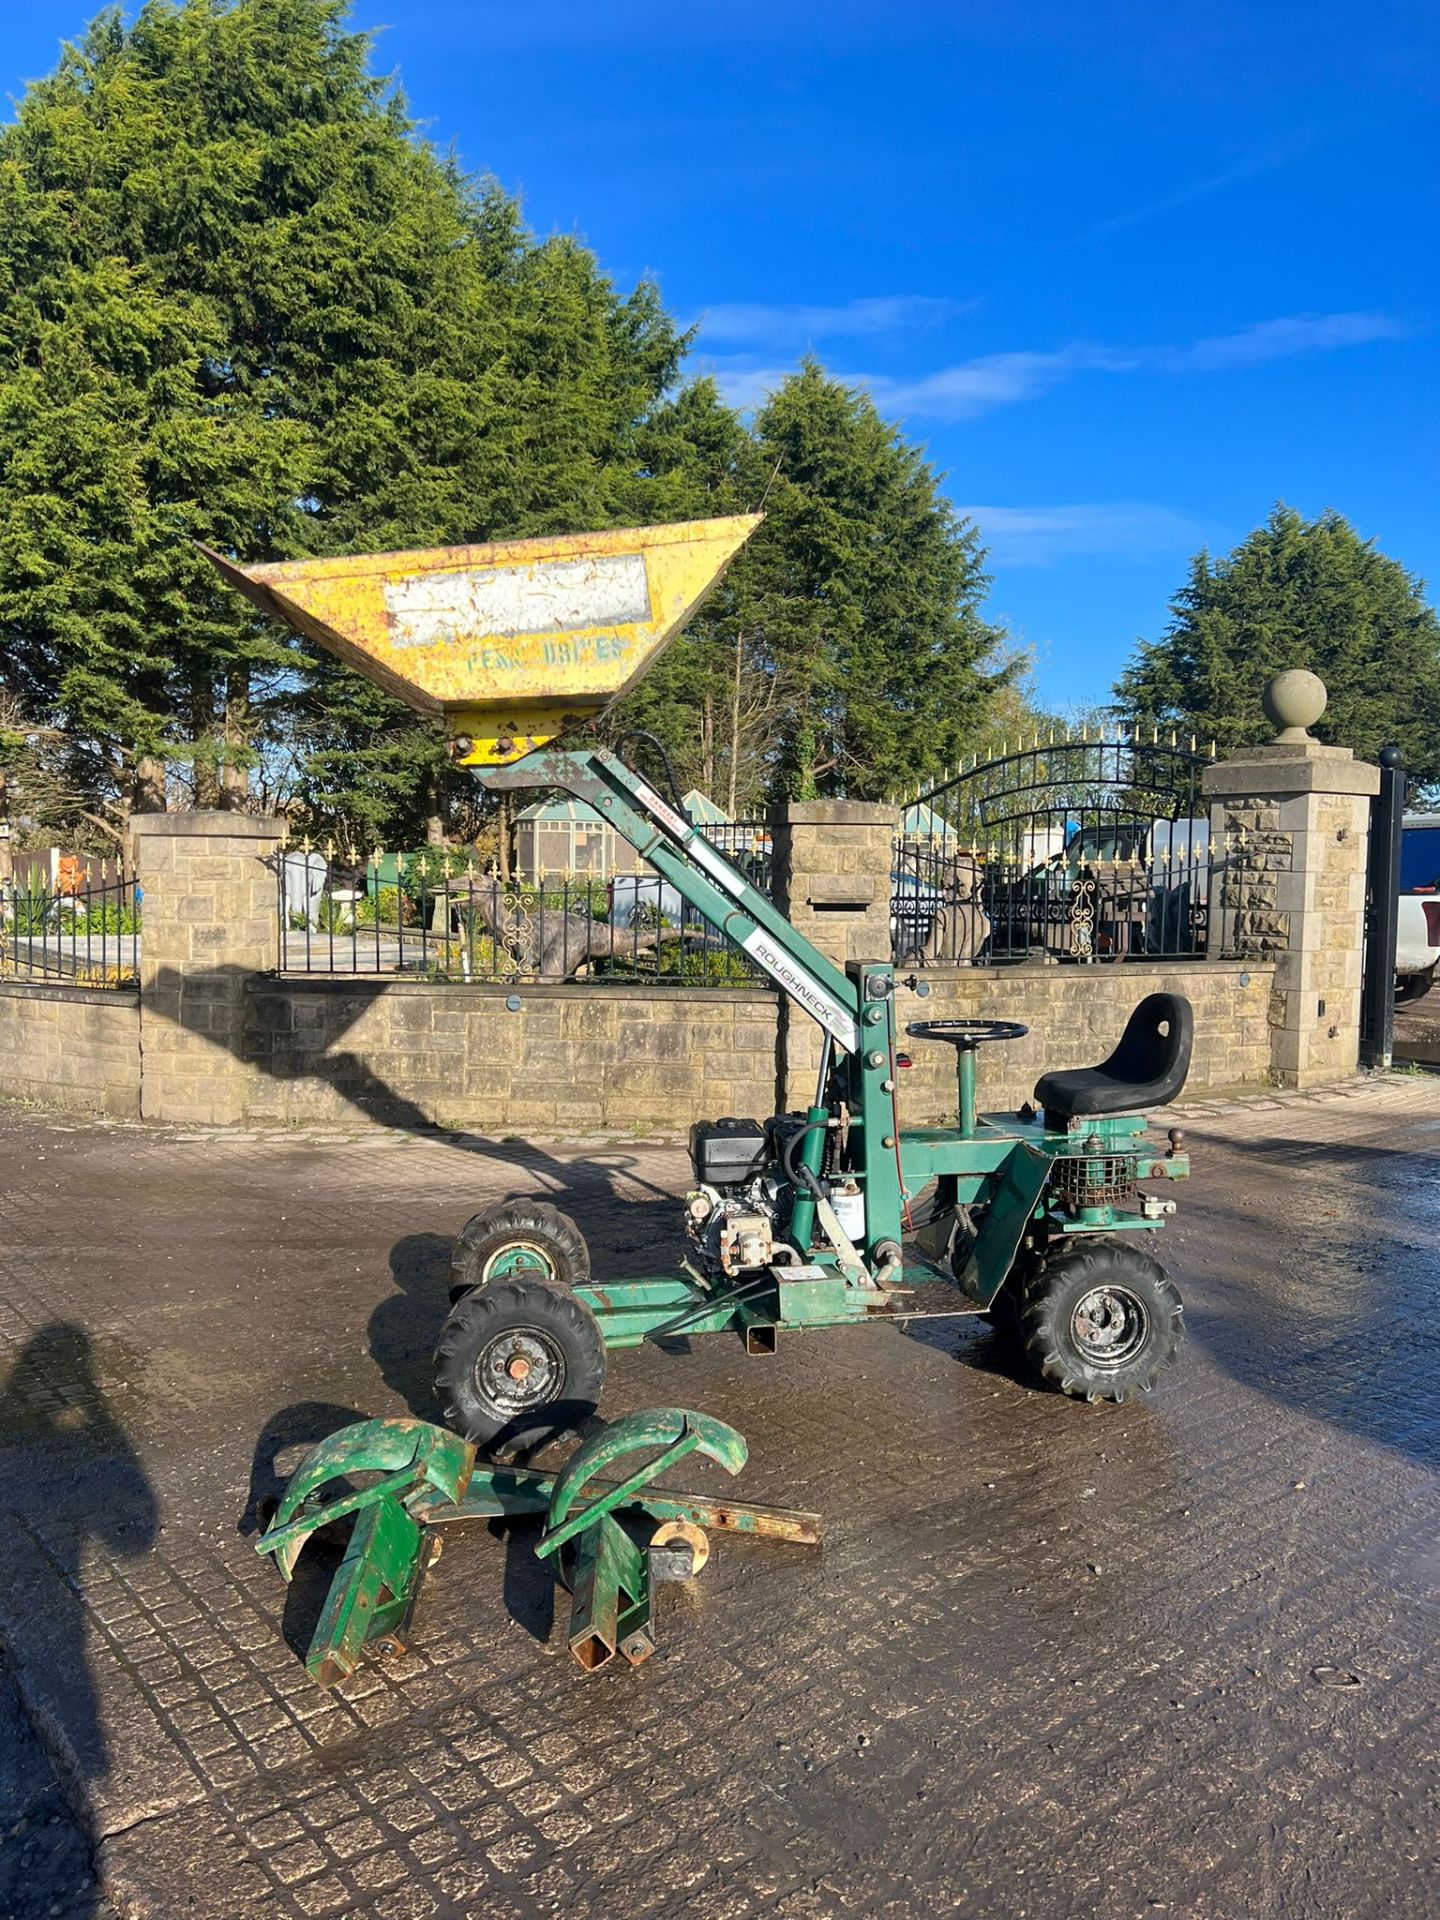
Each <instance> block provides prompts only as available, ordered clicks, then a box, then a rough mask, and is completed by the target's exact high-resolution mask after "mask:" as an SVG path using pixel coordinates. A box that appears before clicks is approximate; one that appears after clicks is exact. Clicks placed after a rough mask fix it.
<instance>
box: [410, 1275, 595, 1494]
mask: <svg viewBox="0 0 1440 1920" xmlns="http://www.w3.org/2000/svg"><path fill="white" fill-rule="evenodd" d="M604 1385H605V1343H604V1341H603V1340H602V1339H601V1337H600V1325H599V1322H598V1321H597V1320H596V1318H595V1316H594V1314H593V1313H592V1312H591V1311H590V1309H589V1307H587V1306H586V1305H585V1303H584V1301H583V1300H577V1299H576V1298H575V1296H574V1294H573V1293H571V1292H569V1291H568V1289H566V1288H564V1287H559V1286H556V1285H554V1284H553V1283H552V1282H550V1281H547V1280H532V1279H524V1280H497V1281H494V1282H492V1284H491V1285H489V1286H484V1287H476V1288H474V1289H472V1291H471V1292H469V1293H467V1294H464V1295H463V1296H462V1297H461V1298H460V1299H459V1300H457V1301H456V1303H455V1305H454V1306H453V1307H452V1308H451V1311H450V1317H449V1319H448V1320H447V1321H446V1322H445V1325H444V1326H443V1327H442V1328H441V1330H440V1344H439V1346H438V1348H437V1349H436V1353H435V1390H436V1392H437V1393H438V1395H439V1397H440V1405H441V1407H442V1409H443V1410H444V1414H445V1420H446V1423H447V1424H448V1425H449V1426H451V1427H453V1428H454V1430H455V1431H456V1433H459V1434H463V1435H464V1437H465V1438H466V1439H467V1440H469V1441H471V1442H472V1443H473V1444H474V1445H475V1446H477V1447H479V1448H480V1449H481V1450H482V1451H483V1452H485V1453H487V1454H489V1455H490V1457H491V1458H492V1459H496V1460H508V1459H512V1458H514V1456H515V1455H517V1454H527V1453H535V1452H537V1451H538V1450H539V1449H540V1448H541V1447H543V1446H547V1445H548V1444H549V1443H550V1442H551V1441H552V1440H559V1439H561V1438H562V1437H563V1436H564V1435H566V1434H568V1433H572V1432H574V1431H575V1430H576V1429H577V1428H579V1427H582V1426H583V1425H584V1423H585V1422H586V1421H587V1420H589V1419H590V1418H591V1417H592V1416H593V1415H594V1412H595V1409H596V1408H597V1406H598V1405H599V1403H600V1394H601V1390H602V1388H603V1387H604Z"/></svg>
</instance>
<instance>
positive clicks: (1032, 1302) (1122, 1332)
mask: <svg viewBox="0 0 1440 1920" xmlns="http://www.w3.org/2000/svg"><path fill="white" fill-rule="evenodd" d="M1183 1311H1184V1310H1183V1308H1182V1305H1181V1301H1180V1295H1179V1294H1178V1292H1177V1291H1176V1290H1175V1288H1174V1286H1173V1285H1172V1284H1171V1282H1170V1280H1169V1279H1168V1277H1167V1276H1166V1273H1165V1269H1164V1268H1163V1267H1162V1266H1161V1265H1160V1263H1159V1261H1158V1260H1152V1259H1151V1258H1150V1256H1149V1254H1147V1253H1142V1252H1141V1251H1140V1249H1139V1248H1138V1247H1132V1246H1128V1245H1126V1244H1124V1243H1123V1242H1116V1241H1110V1240H1088V1241H1083V1242H1081V1243H1079V1244H1076V1243H1074V1242H1072V1243H1071V1244H1069V1245H1067V1246H1064V1247H1061V1248H1059V1249H1057V1250H1056V1251H1054V1252H1052V1253H1050V1254H1049V1255H1047V1257H1046V1258H1045V1260H1044V1261H1043V1262H1042V1263H1041V1264H1040V1265H1039V1266H1038V1267H1037V1268H1036V1270H1035V1272H1034V1273H1033V1274H1032V1275H1031V1276H1030V1277H1029V1278H1028V1279H1027V1280H1026V1282H1025V1286H1024V1290H1023V1293H1022V1295H1021V1301H1020V1334H1021V1338H1022V1340H1023V1341H1024V1345H1025V1351H1026V1353H1027V1354H1028V1355H1029V1357H1030V1360H1031V1361H1032V1362H1033V1364H1034V1365H1035V1366H1036V1367H1037V1368H1038V1370H1039V1372H1040V1373H1041V1375H1042V1376H1043V1377H1044V1378H1045V1379H1046V1380H1048V1381H1050V1383H1051V1384H1052V1385H1053V1386H1056V1387H1058V1388H1059V1389H1060V1391H1061V1392H1062V1393H1068V1394H1070V1395H1071V1396H1072V1398H1074V1399H1077V1400H1128V1399H1129V1398H1130V1397H1131V1396H1132V1394H1136V1393H1148V1392H1149V1391H1150V1389H1151V1388H1152V1387H1153V1386H1154V1385H1155V1382H1156V1381H1157V1380H1158V1379H1159V1378H1160V1375H1161V1374H1162V1373H1163V1372H1164V1371H1165V1369H1166V1367H1168V1366H1169V1364H1170V1362H1171V1361H1172V1360H1173V1359H1174V1358H1175V1355H1176V1353H1177V1352H1178V1351H1179V1347H1180V1342H1181V1340H1182V1339H1183V1337H1184V1324H1183V1320H1182V1314H1183Z"/></svg>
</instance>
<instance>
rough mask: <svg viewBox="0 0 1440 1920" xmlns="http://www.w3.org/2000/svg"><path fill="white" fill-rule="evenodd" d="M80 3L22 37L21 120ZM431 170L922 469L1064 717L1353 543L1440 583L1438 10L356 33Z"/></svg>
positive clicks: (1027, 2) (580, 20)
mask: <svg viewBox="0 0 1440 1920" xmlns="http://www.w3.org/2000/svg"><path fill="white" fill-rule="evenodd" d="M92 11H94V9H93V7H91V6H89V5H87V0H25V4H23V5H22V4H20V0H0V16H3V34H0V74H3V82H4V85H5V86H6V87H7V88H8V89H9V90H10V91H11V92H12V93H14V92H18V90H19V88H20V86H21V84H22V83H23V81H24V79H25V78H27V77H29V76H31V75H34V74H36V73H39V72H43V71H45V70H46V69H47V68H48V67H49V66H50V65H51V64H52V62H53V59H54V54H55V50H56V46H57V43H58V40H59V38H60V37H61V36H62V35H63V34H65V33H69V32H73V31H74V30H75V29H76V28H77V27H78V26H79V25H80V24H81V23H82V22H83V20H84V19H85V17H86V16H87V14H88V13H90V12H92ZM355 15H356V19H357V21H358V22H359V23H360V24H363V25H367V26H377V27H380V26H383V27H384V28H385V32H384V35H383V37H382V40H381V43H380V54H379V61H380V64H381V65H382V66H384V67H386V68H394V69H396V70H398V71H399V73H400V76H401V78H402V80H403V82H404V85H405V88H406V91H407V93H408V95H409V99H410V102H411V106H412V109H413V111H414V112H415V113H416V114H417V115H418V116H419V117H421V118H422V119H423V120H424V121H426V122H427V124H428V128H429V131H430V132H431V134H432V136H433V137H434V138H435V139H437V140H439V141H441V142H443V143H449V142H452V141H453V143H454V144H455V146H456V148H457V149H458V151H459V152H460V154H461V155H462V157H463V158H464V160H465V161H466V162H467V163H468V164H470V165H471V166H473V167H475V168H483V169H488V170H491V171H493V172H494V173H495V174H496V175H497V176H498V177H499V178H500V180H501V181H502V182H503V183H504V184H505V185H506V186H507V187H510V188H512V189H514V190H517V191H519V192H520V193H521V194H522V195H523V197H524V201H525V205H526V208H527V212H528V215H529V218H530V220H531V223H532V224H533V225H534V226H535V227H536V228H538V229H539V230H541V231H549V230H552V229H557V228H558V229H566V230H573V231H577V232H579V233H580V234H581V235H583V236H584V238H585V239H586V240H588V241H589V243H590V244H591V245H592V246H594V248H595V249H596V250H597V252H598V253H599V254H600V256H601V258H602V259H603V260H604V262H605V263H606V265H607V267H608V269H609V270H610V271H611V272H612V273H613V275H614V276H615V278H616V279H617V280H618V281H620V282H621V283H629V282H630V281H632V280H633V279H634V278H635V277H636V276H637V275H639V274H641V273H650V274H653V275H655V276H656V277H657V278H658V280H659V282H660V284H661V287H662V289H663V291H664V294H665V297H666V299H667V301H668V303H669V304H670V306H671V307H672V309H673V310H674V311H676V312H677V313H679V314H681V315H682V316H684V317H686V318H687V319H688V318H693V319H698V320H700V321H701V323H702V334H701V345H700V350H699V355H698V358H699V361H700V362H701V363H702V364H704V365H706V366H708V367H710V368H711V369H712V370H713V371H715V372H716V373H717V374H718V375H719V377H720V378H721V380H722V383H723V384H724V386H725V388H726V390H727V391H728V392H729V393H731V394H732V395H733V396H734V397H735V398H737V399H740V400H746V401H749V400H753V399H754V398H755V396H757V395H758V394H759V393H761V392H762V391H763V390H764V388H765V386H766V384H767V382H768V381H770V380H772V379H774V378H775V377H777V376H778V375H779V374H780V373H783V372H784V371H785V370H786V369H787V368H789V367H791V366H793V365H794V364H795V361H796V359H797V358H798V357H799V356H800V355H801V354H802V353H803V352H805V351H806V350H807V348H808V349H813V350H814V351H815V352H817V353H818V354H819V355H820V357H821V358H822V359H823V360H824V361H825V363H826V364H827V365H828V366H829V367H830V368H831V369H833V370H834V371H835V372H837V373H840V374H843V375H846V376H848V377H851V378H854V379H856V380H859V381H863V382H864V383H865V384H866V385H867V386H869V388H870V389H871V391H872V392H873V393H874V394H875V396H876V398H877V400H878V401H879V402H880V403H881V404H882V406H883V407H884V408H885V409H886V410H887V411H889V412H891V413H893V414H894V415H895V416H896V417H897V418H898V419H900V420H901V421H902V422H903V423H904V426H905V430H906V431H907V432H908V433H909V434H911V435H912V436H913V437H915V438H916V439H919V440H921V441H923V442H924V443H925V445H926V446H927V448H928V450H929V452H930V454H931V457H932V458H933V460H934V461H935V463H936V465H937V466H938V467H939V468H941V469H942V470H943V471H944V473H945V474H946V476H947V478H946V482H945V484H946V487H947V490H948V491H949V493H950V495H951V497H952V499H953V500H954V501H955V502H956V504H957V505H958V506H960V507H962V508H965V509H967V510H969V511H971V512H972V513H973V514H974V515H975V517H976V518H977V520H978V521H979V522H980V524H981V527H982V529H983V530H984V533H985V537H986V539H987V542H988V544H989V546H990V548H991V556H992V558H991V568H992V572H993V575H994V586H993V589H992V593H991V599H990V605H989V611H990V613H991V614H992V616H994V617H996V618H998V619H1001V620H1003V621H1004V622H1005V623H1006V624H1007V625H1008V626H1009V628H1010V629H1011V630H1012V632H1013V634H1014V635H1015V637H1016V639H1017V640H1019V641H1022V642H1024V643H1026V644H1028V645H1029V646H1031V647H1033V649H1034V652H1035V661H1036V672H1037V679H1038V683H1039V688H1040V691H1041V694H1042V696H1044V697H1045V698H1047V699H1048V700H1049V701H1051V702H1054V703H1081V704H1083V703H1086V702H1089V701H1094V700H1097V699H1101V698H1103V697H1104V695H1105V693H1106V690H1107V689H1108V687H1109V684H1110V681H1111V679H1112V678H1113V676H1114V673H1115V671H1116V670H1117V668H1118V667H1119V666H1120V664H1121V663H1122V661H1123V660H1124V658H1125V657H1126V655H1127V654H1128V652H1129V650H1130V647H1131V645H1132V643H1133V640H1134V638H1135V636H1136V635H1137V634H1143V635H1145V636H1154V635H1156V634H1158V633H1159V632H1160V631H1161V630H1162V628H1163V626H1164V623H1165V618H1166V606H1167V602H1168V599H1169V597H1170V594H1171V593H1172V592H1173V590H1174V589H1175V587H1176V586H1178V585H1179V584H1180V582H1181V581H1182V579H1183V577H1184V572H1185V566H1186V562H1187V559H1188V556H1189V555H1190V554H1191V553H1192V552H1193V551H1194V550H1195V549H1196V548H1197V547H1199V546H1200V545H1202V544H1208V545H1209V546H1210V547H1211V548H1212V549H1217V550H1223V549H1225V548H1227V547H1228V546H1230V545H1232V544H1233V543H1234V542H1235V541H1237V540H1238V539H1240V538H1241V537H1242V536H1243V535H1244V534H1245V533H1246V532H1247V531H1248V530H1249V529H1250V528H1251V527H1252V526H1254V525H1255V524H1256V523H1257V522H1258V521H1259V520H1261V519H1262V518H1263V517H1264V515H1265V514H1266V512H1267V511H1268V510H1269V508H1270V506H1271V504H1272V503H1273V502H1274V501H1275V500H1276V499H1280V498H1284V499H1286V500H1288V501H1289V502H1291V503H1292V504H1293V505H1294V506H1296V507H1298V508H1300V509H1301V511H1303V512H1305V513H1307V514H1308V513H1314V512H1317V511H1319V510H1320V509H1321V508H1323V507H1327V506H1332V507H1335V508H1338V509H1339V510H1340V511H1341V512H1342V513H1344V514H1346V515H1347V516H1348V517H1349V518H1350V519H1351V520H1352V521H1353V522H1354V523H1355V524H1356V525H1357V526H1358V527H1359V528H1360V530H1361V531H1362V533H1364V534H1365V535H1366V536H1369V537H1373V538H1375V539H1376V540H1377V541H1378V543H1379V545H1380V546H1381V548H1382V549H1383V550H1384V551H1386V552H1388V553H1391V554H1393V555H1394V556H1395V557H1396V558H1398V559H1400V560H1402V561H1403V562H1404V563H1405V564H1406V565H1407V566H1408V567H1410V568H1411V569H1412V570H1413V571H1416V572H1418V573H1421V574H1423V575H1425V576H1426V577H1427V578H1428V579H1429V581H1430V582H1431V583H1432V597H1434V595H1433V588H1434V585H1435V583H1440V522H1437V493H1440V489H1437V447H1440V393H1437V384H1440V383H1437V379H1436V371H1435V368H1436V361H1435V348H1436V339H1437V320H1440V295H1437V286H1436V281H1437V267H1436V262H1437V257H1440V247H1437V240H1440V220H1437V207H1436V200H1437V192H1440V132H1437V129H1440V118H1437V106H1440V60H1437V55H1440V24H1437V21H1440V15H1437V9H1436V8H1435V6H1434V4H1433V0H1372V4H1368V5H1363V6H1362V5H1359V4H1354V3H1352V0H1343V3H1341V0H1309V4H1304V5H1301V4H1293V3H1292V0H1248V3H1247V4H1234V3H1233V0H1199V3H1197V0H1170V3H1169V4H1164V5H1157V4H1155V3H1154V0H1133V3H1132V4H1119V3H1118V0H1092V4H1090V5H1088V6H1077V5H1075V4H1074V0H1067V3H1065V4H1061V3H1059V0H891V4H889V5H883V4H876V3H875V0H867V3H865V4H857V3H856V0H829V3H828V4H814V3H813V0H768V4H756V3H755V0H583V3H582V0H357V5H356V9H355Z"/></svg>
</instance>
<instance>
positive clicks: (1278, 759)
mask: <svg viewBox="0 0 1440 1920" xmlns="http://www.w3.org/2000/svg"><path fill="white" fill-rule="evenodd" d="M1265 709H1266V712H1267V714H1268V715H1269V716H1270V718H1271V719H1272V720H1273V721H1277V722H1279V723H1280V725H1281V729H1282V730H1281V732H1280V733H1279V735H1278V736H1277V738H1276V740H1275V741H1274V743H1273V744H1272V745H1270V746H1268V747H1247V748H1244V749H1242V751H1241V752H1239V753H1237V754H1235V755H1233V756H1232V757H1231V758H1230V759H1228V760H1225V761H1222V762H1221V763H1220V764H1219V765H1218V766H1213V767H1209V768H1207V769H1206V772H1205V776H1204V790H1205V794H1206V797H1207V799H1208V800H1209V802H1210V845H1211V847H1212V849H1213V862H1214V864H1213V869H1212V879H1211V889H1212V891H1211V900H1210V943H1211V950H1212V953H1216V952H1220V951H1229V952H1231V953H1235V954H1239V955H1241V956H1245V957H1254V958H1256V959H1267V960H1269V959H1273V960H1274V961H1275V985H1274V991H1273V994H1272V997H1271V1011H1270V1058H1271V1067H1272V1070H1273V1073H1274V1077H1275V1080H1276V1082H1277V1084H1278V1085H1280V1086H1282V1087H1312V1086H1321V1085H1323V1084H1324V1083H1325V1082H1327V1081H1332V1080H1341V1079H1344V1078H1345V1077H1346V1076H1347V1075H1348V1074H1352V1073H1354V1072H1355V1071H1356V1068H1357V1066H1358V1064H1359V1048H1360V991H1361V961H1362V955H1363V950H1364V940H1365V866H1366V858H1367V852H1368V848H1369V840H1370V801H1371V799H1372V797H1373V796H1374V795H1375V794H1376V793H1377V792H1378V791H1379V788H1380V769H1379V768H1378V767H1372V766H1371V765H1369V763H1368V762H1366V761H1363V760H1357V759H1356V758H1355V756H1354V755H1353V754H1352V753H1351V751H1350V749H1349V748H1348V747H1326V746H1322V745H1321V744H1320V742H1319V741H1318V740H1315V739H1313V738H1312V737H1311V735H1310V734H1309V733H1308V732H1307V731H1306V729H1307V728H1308V727H1309V726H1311V725H1313V724H1314V722H1315V721H1316V720H1318V719H1319V718H1320V715H1321V714H1322V713H1323V712H1324V710H1325V689H1324V687H1323V686H1322V685H1321V683H1320V681H1319V680H1318V679H1316V677H1315V675H1314V674H1311V673H1285V674H1280V675H1278V676H1277V677H1276V678H1275V679H1274V680H1272V681H1271V682H1270V683H1269V685H1268V686H1267V687H1266V689H1265Z"/></svg>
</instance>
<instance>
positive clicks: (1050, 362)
mask: <svg viewBox="0 0 1440 1920" xmlns="http://www.w3.org/2000/svg"><path fill="white" fill-rule="evenodd" d="M1407 332H1408V329H1407V328H1406V327H1405V326H1404V325H1403V323H1402V322H1400V321H1398V320H1395V319H1392V318H1391V316H1390V315H1389V314H1384V313H1365V312H1356V313H1294V314H1287V315H1284V316H1282V317H1281V318H1280V319H1277V320H1261V321H1257V322H1256V323H1255V324H1254V325H1252V326H1247V327H1240V328H1237V329H1236V331H1235V332H1233V333H1223V334H1216V335H1213V336H1211V337H1210V338H1208V339H1204V340H1194V341H1191V342H1189V343H1188V344H1186V345H1182V346H1161V347H1134V348H1119V347H1105V346H1097V345H1094V344H1091V343H1089V342H1086V341H1073V342H1072V343H1071V344H1070V345H1068V346H1064V347H1059V348H1057V349H1055V350H1054V351H1051V352H1046V353H1035V352H1018V353H987V354H981V355H979V356H978V357H977V358H975V359H973V360H962V361H960V362H959V363H958V364H957V365H955V366H953V367H940V368H938V369H937V370H936V371H935V372H934V373H923V374H916V375H913V376H911V377H897V376H896V375H894V374H885V373H841V372H839V371H837V372H836V376H835V377H836V378H837V379H839V380H843V381H845V382H846V384H847V385H849V386H854V387H863V388H864V389H865V390H866V392H868V393H869V394H871V395H872V397H873V398H874V401H875V404H876V405H877V406H878V407H879V408H880V409H881V411H882V412H884V413H887V414H892V415H897V416H899V417H900V418H904V419H923V420H947V421H957V420H974V419H976V418H978V417H979V416H980V415H981V414H984V413H992V412H993V411H994V410H995V408H997V407H1008V406H1013V405H1015V404H1016V403H1017V402H1018V401H1021V400H1034V399H1036V398H1038V397H1039V395H1041V394H1043V393H1047V392H1049V391H1050V389H1051V388H1052V387H1057V386H1059V385H1060V384H1061V383H1062V382H1063V381H1066V380H1069V379H1072V378H1073V377H1074V376H1075V375H1076V374H1079V373H1160V374H1193V373H1227V372H1233V371H1236V370H1239V369H1242V368H1245V367H1259V366H1264V365H1266V364H1267V363H1268V362H1270V361H1272V360H1287V359H1291V358H1293V357H1295V356H1296V355H1298V354H1305V353H1329V352H1333V351H1334V350H1335V349H1336V348H1339V347H1358V346H1367V345H1370V344H1371V343H1373V342H1375V341H1380V340H1399V339H1403V338H1404V337H1405V335H1406V333H1407ZM756 358H757V357H756V356H753V355H731V356H723V357H716V358H712V359H711V360H710V361H709V363H708V365H709V371H710V372H711V373H713V374H714V376H715V379H716V381H717V382H718V384H719V386H720V390H721V392H722V393H723V394H724V395H725V397H726V398H727V399H728V400H729V401H730V403H731V405H732V406H737V407H753V406H757V405H759V403H760V402H761V401H762V400H763V399H764V397H765V395H766V394H767V393H770V392H772V391H773V389H774V388H775V387H777V386H779V384H780V383H781V381H782V380H784V379H785V377H786V375H787V374H788V373H790V372H792V371H793V369H792V368H790V367H786V366H776V365H774V364H773V363H771V364H765V365H757V364H756Z"/></svg>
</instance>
